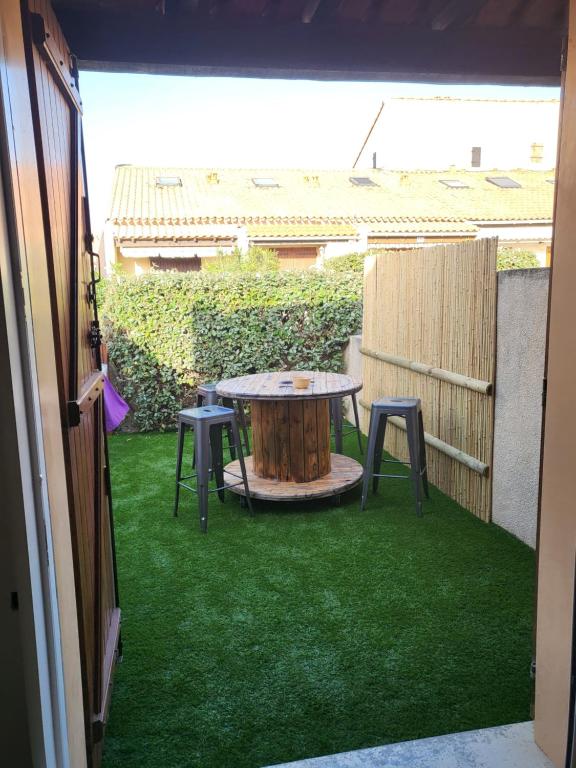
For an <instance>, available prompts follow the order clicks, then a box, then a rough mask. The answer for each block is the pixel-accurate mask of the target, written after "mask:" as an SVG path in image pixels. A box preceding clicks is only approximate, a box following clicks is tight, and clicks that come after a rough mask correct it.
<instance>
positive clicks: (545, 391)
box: [542, 376, 548, 408]
mask: <svg viewBox="0 0 576 768" xmlns="http://www.w3.org/2000/svg"><path fill="white" fill-rule="evenodd" d="M547 395H548V379H547V378H546V376H544V378H543V379H542V408H546V397H547Z"/></svg>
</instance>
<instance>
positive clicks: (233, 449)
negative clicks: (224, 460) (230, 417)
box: [222, 397, 236, 461]
mask: <svg viewBox="0 0 576 768" xmlns="http://www.w3.org/2000/svg"><path fill="white" fill-rule="evenodd" d="M222 405H223V406H224V408H232V410H234V403H233V401H232V400H230V398H228V397H223V398H222ZM226 434H227V436H228V450H229V451H230V458H231V459H232V461H234V460H235V458H236V447H235V445H234V432H233V430H232V427H231V425H230V424H226Z"/></svg>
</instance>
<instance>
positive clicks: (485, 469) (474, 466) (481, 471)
mask: <svg viewBox="0 0 576 768" xmlns="http://www.w3.org/2000/svg"><path fill="white" fill-rule="evenodd" d="M358 402H359V403H360V405H361V406H362V407H363V408H366V410H368V411H369V410H371V408H372V406H371V405H370V404H369V403H367V402H366V401H365V400H362V398H360V400H359V401H358ZM388 421H389V422H390V424H393V425H394V426H395V427H399V428H400V429H402V430H404V431H406V422H405V420H404V419H402V418H401V417H399V416H388ZM424 441H425V442H426V445H430V446H432V448H436V450H437V451H440V452H441V453H443V454H445V455H446V456H449V457H450V458H451V459H454V460H455V461H457V462H459V463H460V464H463V465H464V466H465V467H468V469H471V470H472V471H473V472H476V474H478V475H480V476H481V477H488V473H489V471H490V467H489V466H488V464H484V462H482V461H480V460H479V459H476V458H474V456H469V455H468V454H467V453H464V451H460V450H458V448H454V446H452V445H448V443H445V442H444V441H443V440H440V438H438V437H434V435H430V434H428V432H424Z"/></svg>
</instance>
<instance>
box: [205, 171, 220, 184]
mask: <svg viewBox="0 0 576 768" xmlns="http://www.w3.org/2000/svg"><path fill="white" fill-rule="evenodd" d="M206 181H207V182H208V184H219V183H220V179H219V178H218V174H217V173H216V171H210V173H208V174H207V175H206Z"/></svg>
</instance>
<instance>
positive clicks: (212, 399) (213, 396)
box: [206, 390, 218, 405]
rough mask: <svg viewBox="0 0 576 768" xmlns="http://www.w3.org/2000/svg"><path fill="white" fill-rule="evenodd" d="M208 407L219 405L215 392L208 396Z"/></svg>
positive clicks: (209, 393)
mask: <svg viewBox="0 0 576 768" xmlns="http://www.w3.org/2000/svg"><path fill="white" fill-rule="evenodd" d="M206 405H218V395H217V394H216V391H215V390H214V391H212V392H208V394H207V395H206Z"/></svg>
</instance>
